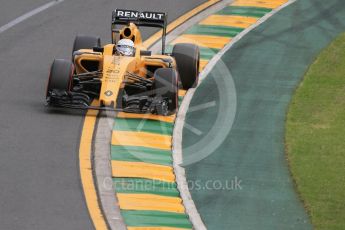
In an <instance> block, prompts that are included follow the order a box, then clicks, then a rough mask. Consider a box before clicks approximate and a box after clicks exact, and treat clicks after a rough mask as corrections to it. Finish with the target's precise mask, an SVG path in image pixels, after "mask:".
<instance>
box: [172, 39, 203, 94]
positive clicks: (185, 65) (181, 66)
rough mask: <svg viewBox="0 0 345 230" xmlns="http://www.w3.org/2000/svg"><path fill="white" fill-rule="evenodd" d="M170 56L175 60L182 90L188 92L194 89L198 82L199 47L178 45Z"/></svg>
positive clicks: (184, 44)
mask: <svg viewBox="0 0 345 230" xmlns="http://www.w3.org/2000/svg"><path fill="white" fill-rule="evenodd" d="M172 56H173V57H174V58H175V60H176V64H177V70H178V72H179V76H180V81H181V83H182V88H183V89H184V90H188V89H190V88H194V87H196V86H197V85H198V81H199V66H200V51H199V47H198V46H197V45H194V44H189V43H178V44H175V45H174V48H173V51H172Z"/></svg>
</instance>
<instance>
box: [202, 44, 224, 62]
mask: <svg viewBox="0 0 345 230" xmlns="http://www.w3.org/2000/svg"><path fill="white" fill-rule="evenodd" d="M199 48H200V58H201V59H205V60H211V59H212V58H213V56H214V55H216V54H217V53H218V52H219V49H212V48H205V47H199Z"/></svg>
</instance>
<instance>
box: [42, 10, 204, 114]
mask: <svg viewBox="0 0 345 230" xmlns="http://www.w3.org/2000/svg"><path fill="white" fill-rule="evenodd" d="M166 25H167V19H166V14H165V13H158V12H138V11H132V10H119V9H117V10H115V11H114V12H113V15H112V44H108V45H105V46H103V47H102V46H101V41H100V38H98V37H91V36H77V37H76V39H75V41H74V46H73V52H72V61H71V60H63V59H55V60H54V62H53V64H52V66H51V71H50V76H49V81H48V86H47V92H46V101H47V105H48V106H53V107H65V108H77V109H100V110H114V111H123V112H131V113H153V114H160V115H168V114H173V113H175V112H176V110H177V108H178V89H179V88H183V89H185V90H187V89H189V88H192V87H195V86H196V85H197V84H198V74H199V61H200V60H199V59H200V54H199V47H198V46H196V45H194V44H189V43H180V44H176V45H175V46H174V47H173V50H172V53H171V54H167V53H166V52H165V38H166ZM118 27H119V28H118ZM139 27H158V28H162V30H163V35H162V53H161V54H157V55H154V54H152V53H151V51H148V50H147V49H146V47H144V46H143V44H142V38H141V33H140V31H139ZM94 99H97V100H99V102H100V106H92V105H91V102H92V101H93V100H94Z"/></svg>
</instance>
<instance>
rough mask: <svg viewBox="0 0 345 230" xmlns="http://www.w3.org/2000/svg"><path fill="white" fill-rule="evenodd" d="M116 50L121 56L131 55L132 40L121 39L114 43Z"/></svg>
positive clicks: (132, 52)
mask: <svg viewBox="0 0 345 230" xmlns="http://www.w3.org/2000/svg"><path fill="white" fill-rule="evenodd" d="M116 50H117V51H118V52H119V53H120V54H121V55H123V56H133V55H134V42H133V41H132V40H130V39H121V40H120V41H119V42H118V43H117V45H116Z"/></svg>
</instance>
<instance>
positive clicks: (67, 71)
mask: <svg viewBox="0 0 345 230" xmlns="http://www.w3.org/2000/svg"><path fill="white" fill-rule="evenodd" d="M73 72H74V65H73V63H72V62H71V61H69V60H64V59H55V60H54V62H53V64H52V66H51V69H50V75H49V80H48V85H47V92H46V97H48V96H50V94H51V92H52V91H53V90H58V91H61V92H67V93H68V92H71V91H72V88H73Z"/></svg>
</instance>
